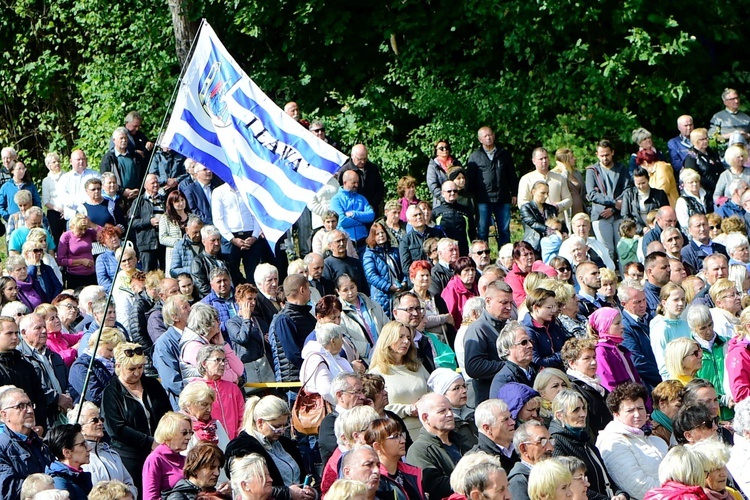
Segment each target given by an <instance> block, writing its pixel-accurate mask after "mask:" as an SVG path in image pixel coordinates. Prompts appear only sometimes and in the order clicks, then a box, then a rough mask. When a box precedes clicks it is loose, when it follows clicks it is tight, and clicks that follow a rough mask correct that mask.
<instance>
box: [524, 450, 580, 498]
mask: <svg viewBox="0 0 750 500" xmlns="http://www.w3.org/2000/svg"><path fill="white" fill-rule="evenodd" d="M572 485H573V474H571V473H570V471H569V470H568V468H567V467H566V466H565V465H563V464H562V462H560V461H559V460H558V459H556V458H549V459H547V460H541V461H539V462H538V463H536V464H535V465H534V467H532V469H531V473H530V474H529V490H528V494H529V499H530V500H565V499H567V498H571V497H572V496H573V489H572Z"/></svg>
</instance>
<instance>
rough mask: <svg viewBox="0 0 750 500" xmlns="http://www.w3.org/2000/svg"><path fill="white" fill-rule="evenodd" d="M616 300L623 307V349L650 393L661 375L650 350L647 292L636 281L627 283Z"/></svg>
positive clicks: (619, 289) (620, 288) (623, 285)
mask: <svg viewBox="0 0 750 500" xmlns="http://www.w3.org/2000/svg"><path fill="white" fill-rule="evenodd" d="M617 297H618V298H619V299H620V303H621V304H622V327H623V333H622V337H623V340H622V346H623V347H625V348H626V349H628V350H629V351H630V354H631V356H632V358H633V364H634V365H635V368H636V370H638V374H639V375H640V376H641V380H642V381H643V383H644V385H645V386H646V388H647V389H648V390H649V392H651V391H652V390H653V389H654V387H656V386H657V385H659V383H660V382H661V375H659V367H658V365H657V364H656V358H655V357H654V351H653V350H652V348H651V337H650V335H649V326H648V322H649V319H650V318H649V317H648V314H647V302H646V293H645V292H644V291H643V285H641V284H640V283H638V282H637V281H633V280H625V281H623V282H622V284H621V285H620V287H619V288H618V289H617Z"/></svg>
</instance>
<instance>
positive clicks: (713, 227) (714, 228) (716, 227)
mask: <svg viewBox="0 0 750 500" xmlns="http://www.w3.org/2000/svg"><path fill="white" fill-rule="evenodd" d="M708 228H709V229H713V230H714V231H716V230H718V229H720V228H719V226H708Z"/></svg>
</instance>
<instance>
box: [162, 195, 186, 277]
mask: <svg viewBox="0 0 750 500" xmlns="http://www.w3.org/2000/svg"><path fill="white" fill-rule="evenodd" d="M189 216H190V211H189V209H188V206H187V198H185V195H184V194H182V192H181V191H179V190H175V191H172V192H171V193H169V195H168V196H167V201H166V202H165V204H164V216H163V217H161V218H160V219H159V244H160V245H162V246H163V247H165V248H166V252H165V255H164V269H166V270H167V271H169V270H170V269H172V252H173V251H174V247H175V246H176V245H177V243H178V242H179V241H180V240H181V239H182V237H183V235H184V234H185V228H186V227H187V223H188V220H189V218H190V217H189Z"/></svg>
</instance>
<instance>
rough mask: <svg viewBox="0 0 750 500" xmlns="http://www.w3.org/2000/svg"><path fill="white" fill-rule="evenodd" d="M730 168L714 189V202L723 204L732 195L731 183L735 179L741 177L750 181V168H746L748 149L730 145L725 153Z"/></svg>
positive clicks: (721, 176)
mask: <svg viewBox="0 0 750 500" xmlns="http://www.w3.org/2000/svg"><path fill="white" fill-rule="evenodd" d="M724 158H725V159H726V162H727V164H728V165H729V168H728V169H726V170H724V171H723V172H722V173H721V175H720V176H719V180H718V182H717V183H716V189H715V190H714V204H715V205H722V204H723V203H724V202H725V201H726V200H727V199H729V198H731V197H732V193H731V192H730V191H729V185H730V184H731V183H732V181H733V180H735V179H741V180H743V181H745V182H750V169H746V168H745V161H746V160H747V151H745V148H743V147H741V146H729V147H728V148H727V151H726V153H725V154H724Z"/></svg>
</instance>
